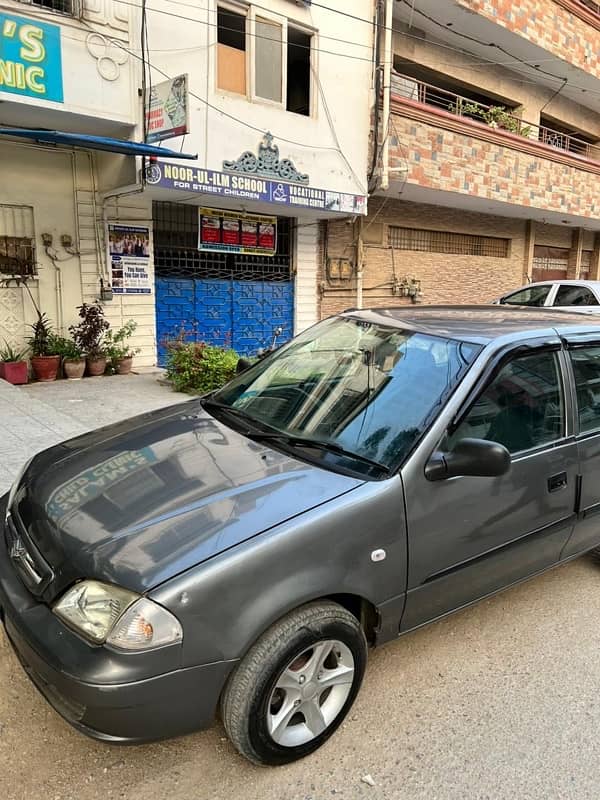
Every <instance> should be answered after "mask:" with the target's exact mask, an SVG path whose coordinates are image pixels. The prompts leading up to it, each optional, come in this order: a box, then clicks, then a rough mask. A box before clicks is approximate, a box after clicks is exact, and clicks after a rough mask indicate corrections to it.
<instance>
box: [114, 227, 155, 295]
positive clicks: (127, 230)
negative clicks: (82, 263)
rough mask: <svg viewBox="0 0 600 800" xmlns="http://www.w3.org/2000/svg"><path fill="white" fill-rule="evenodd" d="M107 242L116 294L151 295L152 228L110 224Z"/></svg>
mask: <svg viewBox="0 0 600 800" xmlns="http://www.w3.org/2000/svg"><path fill="white" fill-rule="evenodd" d="M107 241H108V259H109V265H110V273H111V285H112V290H113V294H151V292H152V284H151V282H150V228H148V227H147V226H145V225H109V226H108V236H107Z"/></svg>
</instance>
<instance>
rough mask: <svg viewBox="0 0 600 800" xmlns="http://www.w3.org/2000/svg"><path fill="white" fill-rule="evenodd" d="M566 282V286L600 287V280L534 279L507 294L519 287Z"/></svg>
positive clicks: (515, 290)
mask: <svg viewBox="0 0 600 800" xmlns="http://www.w3.org/2000/svg"><path fill="white" fill-rule="evenodd" d="M556 283H560V284H563V283H564V284H566V285H567V286H595V287H596V288H598V287H600V281H588V280H582V279H579V280H567V279H566V278H565V279H564V280H563V279H562V278H555V279H554V280H551V281H534V282H533V283H525V284H523V286H519V288H518V289H511V291H510V292H507V294H513V292H519V291H521V289H529V287H530V286H554V284H556Z"/></svg>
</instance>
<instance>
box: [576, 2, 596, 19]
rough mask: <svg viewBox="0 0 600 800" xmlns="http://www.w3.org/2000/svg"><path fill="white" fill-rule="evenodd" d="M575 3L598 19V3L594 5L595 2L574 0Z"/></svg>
mask: <svg viewBox="0 0 600 800" xmlns="http://www.w3.org/2000/svg"><path fill="white" fill-rule="evenodd" d="M575 2H576V3H579V5H580V6H585V7H586V8H587V9H589V10H590V11H593V13H594V14H597V15H598V16H599V17H600V3H596V2H595V0H575Z"/></svg>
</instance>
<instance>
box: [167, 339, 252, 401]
mask: <svg viewBox="0 0 600 800" xmlns="http://www.w3.org/2000/svg"><path fill="white" fill-rule="evenodd" d="M238 360H239V356H238V354H237V353H236V352H235V351H234V350H226V349H225V348H223V347H214V346H212V345H209V344H206V343H205V342H184V341H181V339H177V340H176V341H172V342H167V377H168V378H169V380H170V381H171V382H172V384H173V388H174V389H175V390H176V391H178V392H188V393H189V394H205V393H206V392H211V391H213V390H214V389H220V388H221V386H224V385H225V384H226V383H227V381H230V380H231V379H232V378H233V376H234V375H235V368H236V366H237V362H238Z"/></svg>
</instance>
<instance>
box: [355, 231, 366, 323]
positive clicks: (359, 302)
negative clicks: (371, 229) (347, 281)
mask: <svg viewBox="0 0 600 800" xmlns="http://www.w3.org/2000/svg"><path fill="white" fill-rule="evenodd" d="M357 228H358V231H357V235H356V307H357V308H362V307H363V265H364V258H365V248H364V243H363V218H362V217H359V218H358V221H357Z"/></svg>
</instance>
